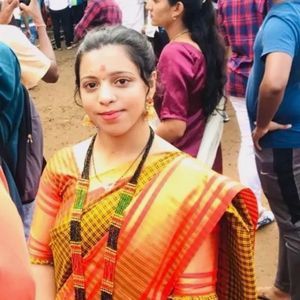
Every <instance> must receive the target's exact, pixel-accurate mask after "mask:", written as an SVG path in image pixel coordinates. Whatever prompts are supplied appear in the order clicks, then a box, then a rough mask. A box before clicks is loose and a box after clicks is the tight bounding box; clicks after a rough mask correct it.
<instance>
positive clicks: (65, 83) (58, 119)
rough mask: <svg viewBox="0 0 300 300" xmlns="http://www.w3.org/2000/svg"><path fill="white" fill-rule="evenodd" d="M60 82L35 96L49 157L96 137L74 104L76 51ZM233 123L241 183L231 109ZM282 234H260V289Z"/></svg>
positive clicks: (233, 142) (228, 165)
mask: <svg viewBox="0 0 300 300" xmlns="http://www.w3.org/2000/svg"><path fill="white" fill-rule="evenodd" d="M56 54H57V61H58V65H59V72H60V78H59V81H58V82H57V83H56V84H45V83H43V82H42V83H40V84H39V85H38V86H37V87H35V88H34V89H33V90H32V91H31V95H32V96H33V98H34V101H35V103H36V105H37V108H38V110H39V112H40V115H41V118H42V122H43V127H44V137H45V138H44V142H45V155H46V158H49V157H50V156H51V155H52V154H53V152H54V151H56V150H58V149H60V148H62V147H64V146H67V145H71V144H74V143H76V142H78V141H80V140H82V139H84V138H86V137H88V136H90V135H91V134H92V133H93V130H92V129H90V128H87V127H84V126H83V125H82V117H83V115H84V113H83V110H82V108H81V107H80V106H78V105H77V104H75V100H74V88H75V77H74V60H75V55H76V49H72V50H70V51H67V50H64V51H62V52H57V53H56ZM228 113H229V116H230V118H231V120H230V122H228V123H226V124H225V131H224V136H223V140H222V147H223V155H224V158H223V161H224V173H225V175H228V176H230V177H232V178H234V179H238V177H237V171H236V161H237V153H238V148H239V131H238V127H237V123H236V120H235V117H234V113H233V111H232V108H231V107H230V105H229V106H228ZM277 244H278V233H277V227H276V224H274V223H273V224H272V225H268V226H267V227H265V228H263V229H261V230H259V231H258V232H257V237H256V270H257V283H258V286H265V285H271V284H272V282H273V278H274V276H275V271H276V256H277Z"/></svg>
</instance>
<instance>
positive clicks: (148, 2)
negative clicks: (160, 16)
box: [146, 0, 151, 10]
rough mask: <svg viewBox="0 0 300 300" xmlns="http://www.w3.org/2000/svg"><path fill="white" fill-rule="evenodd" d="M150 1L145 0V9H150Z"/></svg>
mask: <svg viewBox="0 0 300 300" xmlns="http://www.w3.org/2000/svg"><path fill="white" fill-rule="evenodd" d="M150 2H151V0H147V1H146V10H150V9H151V7H150Z"/></svg>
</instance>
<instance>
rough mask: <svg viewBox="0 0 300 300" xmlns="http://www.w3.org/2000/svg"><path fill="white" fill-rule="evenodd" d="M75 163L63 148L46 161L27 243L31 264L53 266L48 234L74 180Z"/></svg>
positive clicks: (68, 149) (68, 150)
mask: <svg viewBox="0 0 300 300" xmlns="http://www.w3.org/2000/svg"><path fill="white" fill-rule="evenodd" d="M74 164H75V163H74V159H72V152H71V151H70V148H66V149H64V150H61V151H59V152H58V153H56V154H55V155H54V156H53V157H52V158H51V159H50V160H49V162H48V163H47V165H46V168H45V170H44V172H43V175H42V177H41V181H40V185H39V191H38V194H37V199H36V201H37V203H36V207H35V211H34V216H33V221H32V225H31V230H30V237H29V241H28V246H29V254H30V260H31V263H33V264H52V263H53V257H52V251H51V246H50V245H51V238H50V233H51V229H52V228H53V226H54V223H55V219H56V215H57V213H58V211H59V208H60V205H61V202H62V199H63V191H64V190H65V188H66V186H67V184H68V182H69V180H70V178H72V177H73V178H74V174H75V172H76V171H75V169H76V168H75V167H74ZM72 169H73V170H72Z"/></svg>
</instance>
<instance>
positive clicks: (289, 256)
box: [219, 0, 300, 300]
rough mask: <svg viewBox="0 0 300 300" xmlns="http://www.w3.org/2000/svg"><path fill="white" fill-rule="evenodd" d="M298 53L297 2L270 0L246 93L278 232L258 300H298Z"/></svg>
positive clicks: (299, 13)
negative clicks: (271, 274) (271, 278)
mask: <svg viewBox="0 0 300 300" xmlns="http://www.w3.org/2000/svg"><path fill="white" fill-rule="evenodd" d="M219 1H220V0H219ZM299 49H300V2H299V1H282V0H273V5H272V7H271V9H270V10H269V12H268V14H267V16H266V17H265V20H264V22H263V24H262V26H261V29H260V30H259V32H258V34H257V36H256V39H255V43H254V63H253V67H252V70H251V73H250V77H249V79H248V84H247V91H246V101H247V110H248V114H249V119H250V124H251V128H252V130H253V131H252V137H253V142H254V146H255V158H256V163H257V168H258V171H259V172H258V174H259V176H260V180H261V183H262V188H263V191H264V193H265V194H266V197H267V199H268V201H269V204H270V207H271V209H272V211H273V213H274V215H275V218H276V221H277V225H278V229H279V252H278V265H277V274H276V279H275V282H274V284H273V286H272V287H268V288H263V289H260V290H259V293H258V296H259V299H269V300H298V299H300V285H299V274H300V193H299V186H300V164H299V160H300V102H299V98H300V73H299V70H300V51H299Z"/></svg>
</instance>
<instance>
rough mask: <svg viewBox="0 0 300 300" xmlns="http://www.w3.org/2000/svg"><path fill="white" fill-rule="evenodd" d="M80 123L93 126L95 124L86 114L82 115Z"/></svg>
mask: <svg viewBox="0 0 300 300" xmlns="http://www.w3.org/2000/svg"><path fill="white" fill-rule="evenodd" d="M82 125H83V126H84V127H95V124H94V123H93V121H92V120H91V119H90V117H89V116H88V115H84V117H83V119H82Z"/></svg>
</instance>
